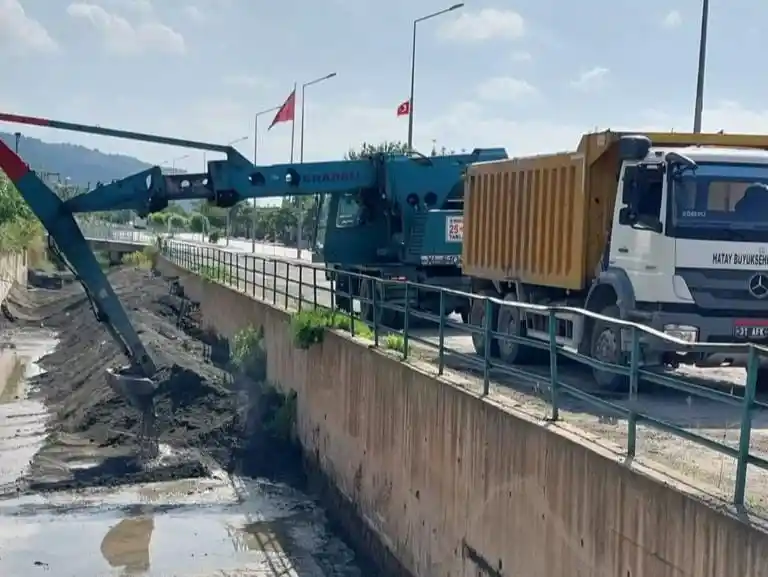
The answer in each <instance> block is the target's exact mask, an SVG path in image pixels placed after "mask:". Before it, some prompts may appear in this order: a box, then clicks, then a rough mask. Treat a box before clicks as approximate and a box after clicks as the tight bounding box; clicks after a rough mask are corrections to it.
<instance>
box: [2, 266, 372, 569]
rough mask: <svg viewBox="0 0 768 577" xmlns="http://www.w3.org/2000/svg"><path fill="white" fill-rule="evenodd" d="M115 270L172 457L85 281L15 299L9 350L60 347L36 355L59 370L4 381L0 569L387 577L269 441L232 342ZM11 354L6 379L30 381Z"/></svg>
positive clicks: (157, 290)
mask: <svg viewBox="0 0 768 577" xmlns="http://www.w3.org/2000/svg"><path fill="white" fill-rule="evenodd" d="M110 276H111V280H112V282H113V284H114V285H115V287H116V289H117V292H118V295H119V296H120V297H121V300H122V301H123V303H124V305H125V306H126V308H128V309H129V314H130V315H131V317H132V319H133V321H134V323H135V324H136V326H137V327H139V330H140V331H141V336H142V339H143V340H144V342H145V344H147V345H148V348H149V349H150V351H151V353H152V355H153V357H154V358H155V359H156V361H158V364H160V365H161V366H163V367H164V368H165V369H166V372H165V374H166V377H165V378H164V380H163V381H162V382H161V383H160V388H159V392H158V396H157V406H158V414H159V431H160V443H161V444H160V447H161V454H160V456H159V458H157V459H155V460H153V461H152V462H145V461H141V460H139V459H138V458H137V456H136V455H137V452H136V448H137V446H136V433H137V431H138V426H139V423H138V414H137V413H136V412H135V411H134V410H133V409H131V408H130V407H129V406H128V405H127V403H126V402H125V401H124V400H123V399H121V398H117V397H115V396H114V394H113V393H112V391H111V389H109V388H108V387H107V385H106V381H105V379H104V372H103V371H104V368H105V367H106V366H109V365H110V364H114V365H120V364H124V363H125V359H124V358H123V357H122V354H121V352H120V351H119V350H118V348H117V347H116V346H115V345H114V343H113V342H112V340H111V339H110V338H109V337H108V335H107V334H106V332H105V331H104V329H103V328H102V327H101V326H100V325H99V323H98V322H97V321H96V319H95V317H94V316H93V314H92V312H91V311H90V309H89V305H88V302H87V300H86V299H85V297H84V294H83V292H82V290H81V289H80V288H79V286H77V285H71V286H70V285H67V284H66V283H64V285H63V287H62V288H61V289H58V290H47V289H44V290H36V291H32V292H29V293H27V292H22V291H13V292H12V294H11V295H10V296H9V301H8V303H7V304H8V307H7V308H8V311H7V312H8V315H7V317H6V318H5V320H4V322H3V325H2V327H0V335H2V337H0V343H2V342H8V343H13V344H12V345H10V344H9V347H8V348H9V349H10V348H11V346H12V347H14V348H15V350H17V352H18V351H21V352H23V351H24V342H25V341H24V338H25V337H24V335H33V334H34V335H39V334H42V333H45V334H47V335H49V337H51V338H50V339H49V341H48V342H47V348H46V349H45V350H44V351H43V350H39V349H40V347H39V346H38V348H37V349H35V350H36V351H37V352H36V354H37V356H40V355H43V356H42V358H41V359H40V360H39V361H38V364H39V365H40V367H41V370H44V371H45V372H43V373H42V374H38V373H39V372H40V371H38V370H37V369H35V368H34V367H33V368H32V369H30V370H28V371H27V372H26V374H25V375H22V376H23V377H25V378H21V379H16V380H14V379H13V378H11V379H10V380H8V379H6V380H5V381H3V379H0V383H3V382H7V383H8V385H6V386H5V387H0V574H2V575H20V576H21V575H27V574H29V573H30V572H31V571H35V570H39V569H46V570H49V571H50V572H51V573H52V574H55V575H78V576H80V575H82V576H90V575H99V576H101V575H111V574H125V572H127V573H128V574H134V573H137V572H138V573H141V574H145V575H175V574H199V575H209V574H210V575H213V574H216V575H225V574H226V575H229V574H232V575H235V574H237V575H240V574H259V575H261V574H263V575H313V576H314V575H318V576H322V575H339V576H349V577H357V576H359V575H371V576H373V575H376V572H373V571H370V570H368V569H367V568H366V564H365V561H364V560H361V559H358V558H356V557H355V555H354V553H353V552H352V550H351V549H350V548H349V547H347V546H346V545H345V543H344V542H343V540H341V539H340V538H339V537H338V536H337V535H336V534H335V533H334V532H333V529H332V526H331V524H330V523H329V521H328V520H327V518H326V514H325V512H324V511H323V509H322V508H320V507H318V506H317V504H316V502H315V501H314V500H313V499H312V498H311V497H309V496H307V495H306V494H305V493H303V492H302V490H301V489H302V488H303V485H302V484H301V481H302V480H303V476H302V475H301V463H300V461H299V462H296V454H295V453H291V452H290V451H283V450H281V449H282V446H281V445H280V444H279V443H275V444H274V445H269V444H266V443H264V442H262V443H254V439H253V433H254V430H257V429H258V427H256V428H254V426H253V417H254V414H257V413H258V412H256V413H254V411H253V402H252V400H253V392H254V385H255V383H253V382H252V381H250V380H248V379H246V378H244V377H243V376H242V375H238V376H237V377H233V376H232V374H231V372H230V369H231V367H230V366H229V364H228V360H229V351H228V350H227V347H226V346H223V345H222V343H221V342H220V341H219V340H218V339H216V338H213V337H211V336H210V335H207V334H206V333H205V332H203V331H201V330H200V328H199V326H198V325H199V323H197V322H196V320H195V315H194V311H189V310H188V309H185V308H180V306H179V305H180V303H181V301H180V300H179V299H178V298H176V297H175V296H173V295H171V294H169V290H168V284H167V283H166V282H164V281H162V280H161V279H158V278H155V277H152V276H150V275H148V274H147V273H145V272H141V271H136V270H129V269H124V270H122V271H116V272H114V273H112V274H111V275H110ZM51 331H55V334H56V336H57V339H58V341H54V340H53V338H52V337H53V335H54V333H53V332H51ZM54 344H57V346H56V347H55V349H54V350H51V347H52V346H53V345H54ZM27 348H28V347H27ZM44 353H48V354H44ZM17 356H18V355H17ZM27 356H29V355H27ZM4 359H5V357H4V356H2V355H0V377H2V376H3V373H4V372H5V373H7V375H8V376H10V377H12V376H13V375H14V374H16V373H19V370H18V368H14V367H15V365H13V364H12V363H11V364H7V363H5V361H4ZM6 365H7V368H6ZM28 366H31V365H28ZM14 371H15V372H14ZM19 374H20V373H19ZM14 383H18V384H19V385H18V386H17V385H16V384H14ZM264 390H265V389H262V388H259V389H258V391H259V394H258V397H259V398H260V399H267V400H269V399H270V398H271V397H270V396H269V394H265V393H264ZM2 399H7V400H8V402H7V403H5V404H3V403H2ZM267 404H268V403H267ZM262 408H263V405H262ZM255 449H257V450H255ZM8 463H14V464H15V465H14V466H13V467H11V466H8ZM265 473H269V474H270V477H269V478H266V477H263V476H261V477H259V478H252V477H251V476H250V475H251V474H259V475H264V474H265ZM3 483H4V484H3ZM75 527H76V530H73V528H75ZM150 544H151V546H150ZM243 572H245V573H243Z"/></svg>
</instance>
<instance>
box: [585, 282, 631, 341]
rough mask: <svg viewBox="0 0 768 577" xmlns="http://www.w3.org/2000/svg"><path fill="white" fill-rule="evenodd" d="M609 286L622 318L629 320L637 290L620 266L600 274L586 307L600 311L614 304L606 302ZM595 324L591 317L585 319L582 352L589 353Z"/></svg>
mask: <svg viewBox="0 0 768 577" xmlns="http://www.w3.org/2000/svg"><path fill="white" fill-rule="evenodd" d="M608 287H610V288H611V289H612V290H611V291H610V292H611V293H614V294H615V296H616V301H615V304H616V305H618V307H619V312H620V316H621V318H622V319H623V320H628V317H629V313H630V311H632V310H633V309H634V308H635V291H634V289H633V288H632V281H630V280H629V276H628V275H627V273H626V271H624V270H623V269H620V268H615V267H608V268H607V269H606V270H604V271H602V272H601V273H600V274H599V275H598V277H597V278H596V279H595V281H594V282H593V283H592V286H591V287H590V289H589V293H588V294H587V300H586V302H585V304H584V308H586V309H587V310H589V311H592V312H596V313H599V312H600V311H601V310H603V309H604V308H605V307H606V306H608V305H609V304H613V303H612V302H611V303H609V302H606V288H608ZM612 297H613V294H612V295H611V300H612ZM593 325H594V323H593V321H592V320H591V319H589V318H585V319H584V324H583V327H582V330H581V334H580V336H579V342H578V344H577V347H578V350H579V352H580V353H582V354H587V353H588V351H589V346H590V341H591V339H592V327H593Z"/></svg>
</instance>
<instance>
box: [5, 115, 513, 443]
mask: <svg viewBox="0 0 768 577" xmlns="http://www.w3.org/2000/svg"><path fill="white" fill-rule="evenodd" d="M0 122H9V123H17V124H25V125H32V126H39V127H47V128H54V129H60V130H66V131H74V132H80V133H87V134H93V135H100V136H106V137H115V138H122V139H130V140H134V141H142V142H147V143H155V144H164V145H169V146H177V147H183V148H187V149H193V150H200V151H206V152H217V153H221V154H223V155H224V156H225V159H223V160H213V161H209V162H208V163H207V170H206V172H204V173H199V174H163V172H162V170H161V168H160V167H159V166H154V167H151V168H148V169H146V170H144V171H141V172H139V173H137V174H134V175H131V176H128V177H126V178H123V179H120V180H116V181H114V182H112V183H109V184H99V185H98V186H97V187H96V188H95V189H93V190H90V191H89V192H85V193H83V194H80V195H77V196H74V197H72V198H69V199H61V198H59V197H58V196H57V195H56V194H55V193H54V192H53V191H52V190H51V189H50V188H49V187H48V186H46V184H45V183H44V182H43V180H42V179H41V177H40V175H39V174H38V173H36V172H35V171H33V170H31V169H30V167H29V166H28V165H27V164H26V163H25V162H24V161H23V160H22V159H21V158H20V157H19V156H18V155H17V154H16V152H14V151H13V150H12V149H11V148H9V147H8V146H7V145H6V144H4V143H3V142H2V141H0V170H2V171H3V172H5V174H6V175H7V176H8V178H9V179H10V180H11V181H12V182H13V183H14V185H15V186H16V188H17V189H18V190H19V192H20V193H21V196H22V197H23V198H24V200H25V201H26V202H27V204H28V205H29V206H30V208H31V209H32V211H33V212H34V213H35V215H36V216H37V217H38V219H39V220H40V222H41V223H42V225H43V226H44V227H45V229H46V230H47V231H48V238H49V243H50V245H51V248H52V250H53V251H55V253H56V255H57V256H58V257H59V258H60V259H62V260H63V261H64V262H66V263H68V265H69V267H70V268H71V269H72V272H73V273H74V274H75V276H76V278H77V279H78V280H79V281H80V283H81V284H82V286H83V288H84V289H85V293H86V295H87V296H88V298H89V299H90V301H91V304H92V306H93V310H94V312H95V314H96V317H97V319H98V320H99V321H100V322H101V323H103V325H104V326H105V327H106V329H107V331H108V332H109V334H110V335H111V336H112V338H113V339H114V340H115V341H116V342H117V343H118V345H119V346H120V348H121V350H122V351H123V352H124V354H125V357H126V358H127V359H128V364H127V365H126V366H120V367H110V368H108V369H107V383H108V384H109V386H110V387H111V388H112V389H113V390H114V391H115V392H117V393H118V394H120V395H122V396H124V397H125V398H126V399H127V400H128V401H129V402H130V403H131V404H132V405H133V406H135V407H136V408H138V409H139V410H140V411H141V412H142V417H143V419H142V431H143V436H145V437H147V438H151V437H152V429H153V426H154V401H153V395H154V392H155V390H156V388H157V379H156V378H155V377H156V374H157V372H158V367H157V366H156V364H155V362H154V361H153V359H152V358H151V356H150V354H149V353H148V351H147V349H146V347H145V346H144V344H143V343H142V341H141V339H140V337H139V335H138V333H137V331H136V329H135V327H134V326H133V324H132V323H131V320H130V318H129V317H128V315H127V313H126V311H125V309H124V308H123V306H122V304H121V303H120V300H119V299H118V297H117V295H116V294H115V291H114V290H113V288H112V286H111V285H110V283H109V280H108V279H107V277H106V275H105V274H104V273H103V272H102V270H101V267H100V266H99V263H98V262H97V260H96V257H95V255H94V254H93V252H92V251H91V249H90V247H89V246H88V243H87V241H86V240H85V238H84V237H83V234H82V232H81V231H80V228H79V226H78V224H77V222H76V221H75V215H76V214H78V213H89V212H100V211H116V210H132V211H135V212H136V213H137V214H138V216H139V217H141V218H145V217H146V216H147V215H149V214H151V213H154V212H158V211H161V210H163V209H164V208H166V207H167V206H168V204H169V202H172V201H178V200H190V199H191V200H203V201H206V202H209V203H211V204H213V205H216V206H218V207H222V208H231V207H233V206H235V205H236V204H237V203H238V202H241V201H243V200H246V199H252V198H269V197H281V196H283V197H284V196H302V195H311V196H315V197H316V199H317V208H318V214H319V215H320V218H318V222H319V226H318V228H320V229H322V230H319V231H316V240H321V241H322V242H317V244H318V245H319V247H318V248H320V250H321V253H322V256H323V258H324V260H325V261H326V263H333V265H334V266H336V267H337V269H336V270H343V271H350V270H354V271H356V272H365V273H366V274H371V275H372V276H377V275H378V276H382V277H386V278H398V279H408V280H420V281H422V282H431V283H435V284H443V285H447V286H455V285H460V284H461V283H462V282H464V279H463V277H462V276H461V273H460V263H459V262H458V258H459V256H460V254H461V239H462V237H461V235H460V234H453V235H451V234H449V232H450V231H453V232H454V233H456V232H457V231H458V233H460V231H461V226H460V219H461V217H462V214H463V213H462V208H463V204H462V202H463V185H462V177H463V173H464V171H465V170H466V167H467V166H469V165H470V164H473V163H475V162H479V161H485V160H497V159H501V158H507V154H506V151H505V150H504V149H501V148H491V149H475V150H473V151H472V152H471V153H468V154H456V155H447V156H438V157H426V156H423V155H420V154H418V153H412V154H406V155H390V154H374V155H372V156H369V157H364V158H360V159H356V160H345V161H331V162H311V163H302V164H277V165H270V166H255V165H254V164H253V163H251V162H250V161H249V160H248V159H246V158H245V157H244V156H242V155H241V154H240V153H239V152H238V151H237V150H236V149H234V148H233V147H232V146H228V145H219V144H213V143H207V142H200V141H194V140H185V139H179V138H171V137H166V136H159V135H154V134H147V133H140V132H132V131H127V130H118V129H113V128H105V127H101V126H94V125H86V124H75V123H71V122H63V121H58V120H51V119H45V118H39V117H33V116H23V115H18V114H9V113H0ZM350 208H351V209H352V210H350ZM320 236H321V237H322V239H319V237H320ZM457 241H458V242H457ZM332 274H335V273H332ZM364 288H365V287H358V291H359V292H364ZM350 292H352V291H350ZM394 298H395V299H396V298H397V296H395V297H394ZM379 302H381V301H379ZM431 305H434V303H429V302H427V303H426V304H422V306H426V307H429V306H431ZM443 306H447V307H453V308H458V307H460V306H462V304H461V303H448V304H445V303H443ZM350 308H351V305H350Z"/></svg>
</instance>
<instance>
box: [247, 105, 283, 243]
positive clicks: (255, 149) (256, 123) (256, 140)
mask: <svg viewBox="0 0 768 577" xmlns="http://www.w3.org/2000/svg"><path fill="white" fill-rule="evenodd" d="M277 110H280V106H273V107H272V108H267V109H266V110H262V111H261V112H257V113H256V114H254V115H253V164H254V166H255V165H256V164H257V159H258V156H259V117H260V116H263V115H265V114H269V113H270V112H276V111H277ZM251 252H256V199H255V198H254V199H253V211H252V212H251Z"/></svg>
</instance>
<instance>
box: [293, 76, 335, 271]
mask: <svg viewBox="0 0 768 577" xmlns="http://www.w3.org/2000/svg"><path fill="white" fill-rule="evenodd" d="M335 76H336V73H335V72H331V73H330V74H326V75H325V76H322V77H320V78H315V79H314V80H310V81H309V82H305V83H304V84H302V85H301V128H300V129H299V140H300V141H301V142H300V144H299V162H300V163H302V164H304V115H305V108H304V103H305V102H306V97H305V92H306V90H307V87H308V86H313V85H315V84H319V83H321V82H324V81H326V80H330V79H331V78H334V77H335ZM297 205H298V209H299V222H298V230H297V231H296V258H298V259H301V245H302V242H303V241H304V210H303V207H302V206H301V200H299V201H298V202H297Z"/></svg>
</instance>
